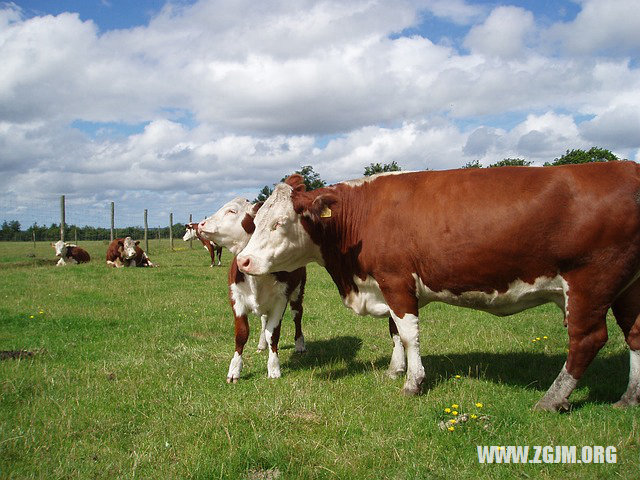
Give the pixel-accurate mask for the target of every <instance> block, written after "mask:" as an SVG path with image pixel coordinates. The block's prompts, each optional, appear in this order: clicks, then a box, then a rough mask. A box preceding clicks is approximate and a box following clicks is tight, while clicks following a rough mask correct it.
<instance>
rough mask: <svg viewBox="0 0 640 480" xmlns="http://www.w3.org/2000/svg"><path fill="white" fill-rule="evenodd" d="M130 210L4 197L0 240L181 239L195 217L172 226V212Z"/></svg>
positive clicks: (62, 198)
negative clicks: (186, 224)
mask: <svg viewBox="0 0 640 480" xmlns="http://www.w3.org/2000/svg"><path fill="white" fill-rule="evenodd" d="M132 203H134V204H135V202H132ZM127 207H128V205H127V206H125V207H124V208H119V205H118V204H116V203H114V202H109V201H99V202H92V201H90V200H89V201H88V200H84V199H74V198H71V199H67V198H66V197H65V196H64V195H62V196H60V197H57V198H55V197H51V198H48V199H45V200H44V201H43V200H37V199H33V200H25V199H21V200H20V201H19V203H18V202H11V201H8V200H6V198H4V199H2V205H0V212H1V213H0V215H2V217H0V218H3V221H2V224H1V227H0V241H33V242H36V241H57V240H65V241H72V242H82V241H91V240H112V239H114V238H120V237H126V236H130V237H132V238H135V239H140V240H142V239H147V240H152V239H161V238H162V239H165V238H169V239H172V240H173V238H174V237H178V238H179V239H181V237H182V235H183V234H184V232H185V223H186V222H187V221H191V219H192V218H193V216H192V215H189V217H188V218H184V219H182V220H183V221H182V222H177V223H173V213H172V212H155V211H152V210H151V209H141V210H140V211H139V213H138V212H136V211H132V210H131V209H130V208H127ZM136 210H137V208H136ZM195 218H196V219H200V218H201V216H196V217H195ZM172 247H173V244H172Z"/></svg>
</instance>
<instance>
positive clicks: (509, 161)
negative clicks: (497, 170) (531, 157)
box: [489, 158, 531, 168]
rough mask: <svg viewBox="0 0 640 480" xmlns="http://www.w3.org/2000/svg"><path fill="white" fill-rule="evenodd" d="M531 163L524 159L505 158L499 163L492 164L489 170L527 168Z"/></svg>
mask: <svg viewBox="0 0 640 480" xmlns="http://www.w3.org/2000/svg"><path fill="white" fill-rule="evenodd" d="M529 165H531V162H530V161H528V160H525V159H524V158H505V159H503V160H500V161H499V162H496V163H492V164H491V165H489V168H493V167H528V166H529Z"/></svg>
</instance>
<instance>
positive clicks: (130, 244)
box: [107, 237, 155, 268]
mask: <svg viewBox="0 0 640 480" xmlns="http://www.w3.org/2000/svg"><path fill="white" fill-rule="evenodd" d="M139 244H140V240H137V241H135V242H134V241H133V240H132V238H131V237H125V238H116V239H115V240H113V241H112V242H111V243H110V244H109V247H107V265H108V266H110V267H116V268H120V267H154V266H155V265H154V264H153V263H151V260H149V257H148V256H147V254H146V253H145V251H144V250H142V248H140V247H139V246H138V245H139Z"/></svg>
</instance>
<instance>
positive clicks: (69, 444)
mask: <svg viewBox="0 0 640 480" xmlns="http://www.w3.org/2000/svg"><path fill="white" fill-rule="evenodd" d="M81 246H83V247H85V248H86V249H87V250H88V251H89V252H90V253H91V255H92V258H93V261H92V262H91V263H90V264H85V265H78V266H68V267H64V268H56V267H54V264H55V260H54V257H53V249H52V248H51V247H50V246H49V245H48V244H45V243H42V244H38V245H37V247H36V248H35V249H34V247H33V244H29V243H24V244H18V243H0V298H1V302H0V350H3V351H22V350H23V351H28V352H31V353H32V355H31V356H25V357H23V358H6V359H3V360H0V384H1V390H0V478H105V479H106V478H108V479H111V478H150V479H177V478H197V479H218V478H233V479H235V478H238V479H251V480H255V479H278V478H281V479H298V478H344V479H352V478H355V479H359V478H365V479H383V478H389V479H413V478H426V479H428V478H436V479H438V478H442V479H445V478H446V479H451V478H456V479H466V478H474V479H475V478H491V479H493V478H497V479H510V478H554V479H558V478H562V479H571V478H575V479H578V478H580V479H585V478H625V479H630V478H638V472H640V409H639V408H635V409H633V408H632V409H627V410H616V409H613V408H612V407H611V405H610V404H611V403H612V402H614V401H616V400H617V399H618V398H619V397H620V395H621V394H622V393H623V392H624V390H625V388H626V384H627V376H628V365H629V360H628V354H627V350H626V348H625V345H624V341H623V339H622V335H621V333H620V331H619V330H618V328H617V326H616V324H615V322H614V321H613V319H612V318H611V319H610V320H609V322H608V325H609V342H608V344H607V346H606V347H605V348H604V349H603V350H602V351H601V352H600V354H599V355H598V357H597V358H596V360H595V361H594V363H593V364H592V365H591V367H590V368H589V370H588V371H587V374H586V376H585V377H584V378H583V379H582V381H581V382H580V384H579V388H578V389H577V390H576V391H575V392H574V394H573V396H572V397H571V400H572V404H573V410H572V411H571V412H569V413H567V414H551V413H541V412H533V411H532V409H531V408H532V406H533V405H534V404H535V403H536V401H537V400H538V399H539V398H540V397H541V396H542V395H543V394H544V392H545V391H546V389H547V387H548V386H549V385H550V384H551V382H552V381H553V379H554V378H555V377H556V375H557V374H558V372H559V371H560V368H561V367H562V365H563V363H564V361H565V357H566V348H567V334H566V331H565V329H564V327H563V326H562V315H561V314H560V312H559V311H558V310H557V308H556V307H554V306H550V305H547V306H543V307H539V308H537V309H533V310H529V311H527V312H524V313H522V314H519V315H514V316H511V317H506V318H497V317H493V316H491V315H488V314H484V313H480V312H475V311H471V310H464V309H459V308H454V307H449V306H446V305H442V304H432V305H429V306H427V307H426V308H424V309H423V310H422V311H421V318H422V322H421V345H422V355H423V356H422V360H423V363H424V365H425V369H426V372H427V381H426V385H425V390H424V394H423V395H422V396H419V397H414V398H406V397H404V396H402V395H401V393H400V390H401V388H402V383H403V380H400V379H399V380H390V379H388V378H387V377H386V376H385V370H386V368H387V365H388V362H389V358H390V354H391V347H392V344H391V341H390V339H389V336H388V332H387V321H386V320H382V319H375V318H371V317H358V316H356V315H355V314H353V313H352V312H351V311H349V310H347V309H346V308H344V307H343V305H342V302H341V301H340V298H339V296H338V293H337V290H336V288H335V287H334V285H333V284H332V282H331V280H330V278H329V277H328V275H327V274H326V272H325V271H324V270H323V269H322V268H320V267H318V266H317V265H310V267H309V280H308V283H307V293H306V296H305V302H304V308H305V313H304V318H303V329H304V333H305V337H306V340H307V352H306V353H304V354H297V353H295V352H294V350H293V324H292V322H291V318H290V316H289V312H287V314H286V315H285V319H284V321H283V328H282V337H281V351H280V352H281V364H282V378H281V379H279V380H269V379H267V373H266V360H267V358H266V354H264V353H255V346H256V344H257V340H258V328H259V320H258V319H257V318H252V319H251V325H252V327H253V330H252V333H251V337H250V339H249V343H248V345H247V349H246V350H245V355H244V357H245V358H244V360H245V361H244V364H245V366H244V370H243V374H242V378H241V379H240V381H239V382H238V383H237V384H235V385H227V383H226V382H225V377H226V373H227V369H228V366H229V361H230V359H231V357H232V354H233V350H234V341H233V322H232V317H231V314H230V309H229V306H228V301H227V287H226V272H227V267H228V265H229V261H230V260H231V256H230V255H229V253H228V252H226V251H225V253H224V254H223V263H224V267H222V268H220V267H218V268H209V266H208V265H209V258H208V254H207V253H206V252H205V251H204V250H203V249H202V248H201V247H198V248H195V244H194V249H193V250H190V249H189V248H188V245H187V244H184V243H182V242H176V247H177V248H178V249H179V250H178V251H176V252H170V251H169V249H168V245H167V244H166V243H165V244H158V243H156V241H155V240H154V241H153V242H151V248H150V250H151V251H150V252H149V256H150V257H151V260H152V261H153V262H155V263H157V264H158V265H159V266H158V268H156V269H133V268H132V269H118V270H115V269H108V268H107V267H106V265H105V262H104V254H105V251H106V243H105V242H92V243H91V242H86V243H84V244H81ZM538 337H539V338H540V340H539V341H533V340H534V339H536V338H538ZM545 337H546V338H545ZM476 404H482V406H476ZM453 405H457V407H453ZM445 408H449V409H452V410H455V411H458V412H459V415H458V418H460V416H461V415H462V414H470V415H471V414H473V415H477V416H478V418H475V419H471V418H469V421H467V422H464V423H463V422H458V423H457V424H448V425H451V426H453V427H454V429H453V431H449V430H448V429H445V430H442V429H441V428H440V426H439V423H440V422H442V421H444V422H448V420H449V419H452V418H454V417H453V415H452V414H451V413H445V411H444V409H445ZM478 445H530V446H532V447H531V448H532V449H533V446H535V445H543V446H546V445H567V446H571V445H575V446H577V447H578V449H577V450H578V458H580V457H579V455H580V450H581V447H582V446H590V445H602V446H608V445H613V446H615V447H616V449H617V463H615V464H588V465H587V464H568V465H567V464H547V463H539V464H510V465H505V464H502V465H499V464H493V465H487V464H479V462H478V455H477V448H476V447H477V446H478ZM530 458H533V454H532V453H531V454H530Z"/></svg>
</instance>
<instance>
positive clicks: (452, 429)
mask: <svg viewBox="0 0 640 480" xmlns="http://www.w3.org/2000/svg"><path fill="white" fill-rule="evenodd" d="M447 430H449V431H450V432H453V431H454V430H455V427H449V428H447Z"/></svg>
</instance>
